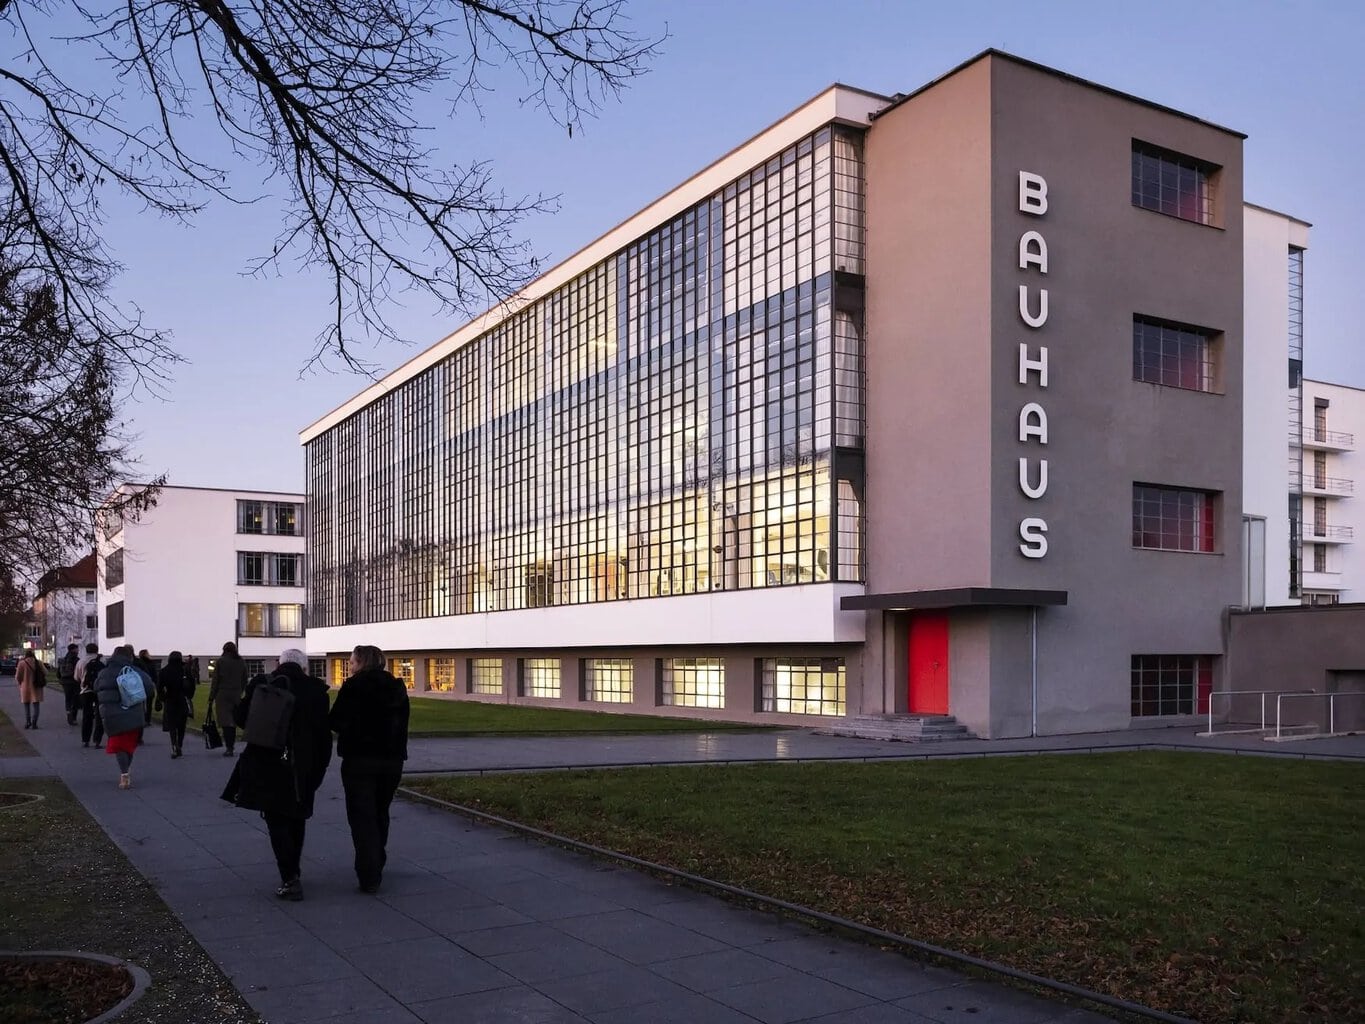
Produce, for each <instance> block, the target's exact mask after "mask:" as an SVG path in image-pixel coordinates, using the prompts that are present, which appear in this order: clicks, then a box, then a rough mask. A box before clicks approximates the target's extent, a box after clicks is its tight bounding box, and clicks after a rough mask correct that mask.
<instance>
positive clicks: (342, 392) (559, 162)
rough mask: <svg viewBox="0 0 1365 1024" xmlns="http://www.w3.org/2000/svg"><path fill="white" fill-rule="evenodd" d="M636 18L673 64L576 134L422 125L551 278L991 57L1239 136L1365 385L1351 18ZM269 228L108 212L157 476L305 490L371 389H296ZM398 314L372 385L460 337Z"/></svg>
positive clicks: (1118, 10)
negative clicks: (720, 173)
mask: <svg viewBox="0 0 1365 1024" xmlns="http://www.w3.org/2000/svg"><path fill="white" fill-rule="evenodd" d="M631 14H632V17H633V21H634V24H635V26H636V27H637V28H638V30H639V31H641V32H642V33H646V34H657V33H659V32H661V31H662V30H663V29H664V27H665V23H666V25H667V31H668V33H669V38H668V39H667V40H666V42H665V43H664V44H663V52H662V54H661V56H659V57H658V58H657V59H656V60H655V61H654V62H653V65H652V71H651V73H650V74H649V75H647V76H645V77H644V78H643V79H641V80H639V81H638V82H637V83H636V84H635V85H634V86H633V87H632V88H631V89H630V90H629V91H627V92H626V93H625V94H624V96H623V97H622V99H621V101H620V102H619V103H613V104H609V105H607V106H606V107H604V109H603V110H602V111H601V113H600V115H599V116H598V118H597V119H595V120H592V121H589V122H588V123H586V124H585V126H584V130H583V131H581V132H575V133H574V135H573V137H572V138H569V137H568V136H567V134H566V133H565V132H564V131H563V130H562V129H559V128H558V127H556V126H555V125H554V124H553V123H552V122H550V121H549V120H548V118H546V117H545V116H544V115H543V114H541V113H540V112H539V111H536V110H533V109H531V108H524V107H520V106H518V105H517V104H516V103H515V102H514V100H515V95H514V92H513V90H512V89H511V88H509V89H508V90H507V91H505V92H503V93H500V94H499V95H498V96H496V97H494V98H493V99H492V100H490V101H489V102H488V103H487V104H486V105H485V108H484V111H483V118H482V119H480V118H479V117H478V116H476V115H474V114H473V113H470V114H469V115H468V116H462V117H456V118H454V119H451V118H450V117H449V116H447V115H446V113H445V112H444V110H443V109H441V108H439V107H435V106H433V115H432V118H431V120H432V123H433V124H434V125H439V130H438V132H437V134H436V135H435V136H434V141H435V143H436V144H439V145H440V146H441V148H442V149H443V151H444V152H446V153H447V154H448V155H449V156H450V157H451V158H453V159H458V160H468V159H470V158H481V159H491V160H492V161H494V163H495V167H496V173H497V175H498V179H499V183H500V184H501V185H502V186H503V187H504V188H505V189H506V190H507V191H508V192H509V193H513V194H525V193H535V192H542V193H546V194H558V195H559V196H560V210H559V212H558V213H555V214H553V215H544V216H541V217H538V218H536V219H534V220H532V221H529V222H527V223H526V224H525V226H524V231H525V237H526V238H527V239H528V240H529V241H530V242H531V244H532V246H533V247H534V249H535V251H536V252H537V254H538V255H539V256H541V257H542V259H543V261H544V263H543V265H545V266H550V265H553V264H554V263H557V262H559V261H560V260H561V259H563V258H564V257H566V256H568V255H570V254H572V253H573V252H574V251H575V250H577V249H578V248H580V247H582V246H583V245H586V244H587V243H588V242H590V241H592V240H593V239H594V238H596V237H597V236H598V235H600V234H601V233H602V232H604V231H605V230H607V229H608V228H610V227H612V226H614V225H615V224H617V223H618V222H620V221H621V220H623V219H625V218H626V217H628V216H629V215H631V214H633V213H634V212H636V211H637V210H639V209H640V208H641V207H643V206H645V205H647V204H648V203H649V202H650V201H652V200H653V199H655V198H657V197H658V196H660V195H662V194H663V193H664V192H667V191H668V190H669V189H670V188H672V187H673V186H674V185H677V184H679V183H680V182H682V181H683V180H684V179H686V178H687V177H689V176H690V175H691V174H692V173H694V172H695V171H697V170H699V169H700V168H701V167H703V166H704V165H705V164H707V163H709V162H710V161H712V160H713V159H715V158H717V157H719V156H721V155H722V154H724V153H725V152H726V151H728V150H729V149H731V148H732V147H733V146H735V145H737V144H738V143H740V142H742V141H744V140H745V139H747V138H748V137H749V136H751V135H753V134H754V133H755V132H757V131H759V130H761V129H762V128H764V127H766V126H767V125H768V124H770V123H771V122H773V121H775V120H777V119H778V118H780V117H782V116H783V115H784V114H786V113H788V112H789V111H790V110H792V109H793V108H795V107H796V106H798V105H799V104H801V103H802V102H804V101H805V100H806V99H808V98H809V97H811V96H812V95H814V94H815V93H817V92H819V91H820V90H821V89H823V88H825V87H826V86H828V85H830V84H831V83H833V82H836V81H838V82H843V83H845V84H848V85H854V86H858V87H861V88H865V89H869V90H872V91H874V92H881V93H886V94H891V93H895V92H910V91H912V90H914V89H916V88H918V87H919V86H921V85H923V84H924V83H926V82H928V81H930V80H931V79H933V78H936V77H938V76H939V75H941V74H942V73H943V72H945V71H947V70H948V69H950V68H952V67H954V66H955V65H957V64H959V63H961V62H962V61H964V60H966V59H967V58H969V57H971V56H973V55H975V54H976V53H978V52H980V51H981V50H983V49H986V48H988V47H996V48H999V49H1002V50H1006V51H1009V52H1011V53H1014V54H1017V55H1018V56H1020V57H1024V58H1026V59H1029V60H1034V61H1038V62H1040V63H1042V64H1046V65H1049V66H1051V67H1055V68H1057V69H1059V70H1062V71H1065V72H1068V73H1070V74H1074V75H1077V76H1079V77H1081V78H1085V79H1088V80H1090V81H1093V82H1096V83H1099V84H1102V85H1106V86H1110V87H1112V88H1115V89H1119V90H1122V91H1124V92H1129V93H1132V94H1135V95H1137V96H1141V97H1143V98H1145V99H1149V100H1152V101H1154V102H1157V103H1160V104H1164V105H1166V106H1170V107H1174V108H1176V109H1178V110H1182V111H1185V112H1187V113H1190V114H1193V115H1195V116H1197V117H1201V118H1204V119H1206V120H1209V121H1213V122H1215V123H1217V124H1220V125H1223V126H1225V127H1228V128H1232V129H1234V130H1237V131H1241V132H1245V133H1246V134H1247V135H1248V139H1247V141H1246V144H1245V169H1246V182H1245V198H1246V199H1247V200H1248V201H1249V202H1253V203H1256V204H1258V205H1261V206H1267V207H1270V208H1271V209H1274V210H1278V211H1281V212H1284V213H1288V214H1291V215H1293V216H1296V217H1298V218H1300V219H1303V220H1307V221H1309V222H1311V223H1312V224H1313V229H1312V233H1311V242H1310V249H1309V252H1308V256H1307V260H1306V275H1305V277H1306V300H1305V304H1306V327H1305V363H1306V373H1307V375H1308V376H1310V377H1314V378H1319V379H1326V380H1331V381H1336V382H1339V383H1344V384H1350V385H1354V386H1357V387H1365V333H1362V324H1363V323H1365V289H1362V287H1361V285H1360V284H1359V281H1358V277H1359V274H1360V271H1361V269H1362V267H1365V190H1362V189H1361V187H1360V168H1361V167H1362V166H1365V64H1363V63H1362V62H1361V60H1360V55H1359V47H1360V44H1361V42H1362V40H1365V5H1362V4H1358V3H1356V2H1354V0H1340V2H1330V3H1328V2H1320V3H1312V2H1302V3H1293V4H1290V3H1270V2H1240V0H1239V2H1230V0H1214V2H1203V3H1198V4H1192V3H1189V2H1188V0H1182V2H1180V3H1174V2H1167V0H1155V2H1152V0H1149V2H1147V3H1143V4H1114V3H1104V2H1100V3H1096V2H1094V0H1084V2H1062V3H1031V4H1025V3H1004V2H1000V3H992V2H973V0H963V2H956V3H953V4H941V3H931V2H927V0H925V2H913V3H912V2H899V3H897V2H889V0H888V2H875V0H840V2H839V3H837V4H836V3H832V2H830V0H821V2H814V0H688V2H677V3H663V2H659V0H652V2H651V0H636V2H635V3H634V5H633V6H632V7H631ZM512 84H515V83H512ZM251 173H254V172H253V171H252V170H251V169H250V168H248V174H251ZM249 190H250V186H249V185H248V191H249ZM278 224H279V215H278V212H277V211H275V210H274V209H272V208H271V206H270V204H269V203H268V202H263V203H258V204H256V205H253V206H250V207H246V208H242V207H235V208H229V207H226V206H220V207H216V208H212V209H210V211H209V212H208V214H207V215H205V216H202V217H200V218H199V220H198V221H196V222H195V224H194V225H193V226H191V227H189V228H185V227H181V226H178V225H175V224H172V223H170V222H165V221H159V220H156V219H153V218H150V217H148V216H147V215H145V214H141V213H139V212H138V211H136V210H135V209H132V208H128V209H120V208H118V206H117V204H115V212H114V215H113V217H112V219H111V223H110V226H109V235H110V238H111V240H112V242H113V245H114V248H115V252H116V254H117V255H118V256H119V257H120V258H121V260H122V261H123V263H124V265H125V267H126V272H125V274H124V276H123V277H122V278H121V280H120V282H119V285H118V294H119V295H120V296H121V297H124V298H127V299H129V300H133V301H136V302H137V303H138V304H139V305H140V306H141V307H142V308H143V310H144V311H145V314H146V317H147V319H148V321H149V322H151V323H154V324H156V325H158V326H162V327H166V328H169V329H171V330H172V331H173V333H174V343H175V347H176V348H177V350H178V351H179V352H180V353H181V354H182V355H184V356H185V357H186V358H187V359H188V360H189V362H188V363H186V364H182V365H180V366H179V367H177V368H176V379H175V382H174V385H173V387H172V388H171V390H170V393H169V395H168V396H167V398H166V399H165V400H159V399H156V398H148V397H145V396H144V397H142V398H140V399H139V400H138V401H136V402H130V403H127V404H126V405H125V406H124V408H123V412H124V415H125V418H126V419H127V420H128V421H129V424H130V426H131V428H132V430H133V431H134V432H135V433H136V435H137V436H138V440H137V442H136V450H137V452H138V454H139V455H140V457H141V460H142V468H143V470H144V471H145V472H146V473H148V474H149V475H150V474H151V473H155V472H162V471H164V472H166V473H168V474H169V477H170V482H171V483H173V484H181V485H190V486H215V487H230V488H260V489H269V490H300V491H301V490H303V489H304V462H303V451H302V449H301V448H300V447H299V446H298V441H297V433H298V430H299V429H300V428H301V427H303V426H305V425H306V424H308V423H310V422H312V421H313V420H315V419H317V418H318V417H320V416H321V415H323V414H324V413H326V412H327V411H328V410H330V409H331V408H333V407H334V406H336V405H338V404H340V403H341V402H343V401H345V400H346V399H347V398H349V397H351V396H352V395H353V394H354V393H356V392H357V391H359V390H361V389H362V388H363V387H364V386H365V385H366V383H367V381H366V380H365V379H363V378H360V377H356V376H353V375H348V374H344V373H337V374H329V373H321V374H317V373H314V374H311V375H309V376H305V377H304V378H303V379H299V372H300V370H301V368H302V367H303V365H304V363H305V361H306V360H307V357H308V356H309V354H310V353H311V351H312V349H313V341H314V338H315V336H316V335H317V333H318V331H319V330H320V329H321V328H322V327H323V326H324V325H325V323H326V320H327V317H328V315H329V312H330V310H329V306H328V302H327V294H326V291H325V287H324V284H323V282H322V281H321V279H320V278H318V277H316V276H310V275H309V274H308V273H306V272H304V271H302V270H299V269H297V268H292V267H290V268H286V273H287V275H288V276H281V277H272V278H269V279H264V280H262V279H255V278H250V277H246V276H243V273H242V271H243V268H244V267H245V265H246V263H247V261H248V259H249V258H250V257H252V256H253V255H258V254H260V253H261V252H263V251H268V249H269V248H270V246H271V244H272V242H273V240H274V236H275V230H276V227H277V226H278ZM390 316H391V319H392V320H393V321H394V322H395V323H396V324H398V325H399V326H400V329H401V332H402V334H403V335H404V337H405V338H406V339H407V340H408V341H409V342H410V344H408V345H398V344H393V343H389V344H386V345H382V346H379V347H377V348H375V349H372V350H369V351H366V352H364V353H363V354H364V355H365V356H366V358H368V359H370V360H371V361H372V362H374V363H376V364H378V365H379V366H380V367H382V368H384V369H389V368H392V367H395V366H397V365H398V364H400V363H402V362H405V361H406V360H407V359H409V358H411V357H412V356H413V355H414V354H415V353H416V352H418V351H420V350H421V349H423V348H426V347H427V346H429V345H431V344H433V343H435V342H437V341H439V340H440V339H441V338H443V337H444V336H445V335H447V334H449V333H450V332H451V331H453V330H454V329H455V328H457V327H458V326H460V323H461V320H460V318H458V317H438V316H433V315H432V314H431V312H430V310H429V309H426V308H421V307H420V306H412V307H409V308H406V309H395V310H393V311H391V313H390Z"/></svg>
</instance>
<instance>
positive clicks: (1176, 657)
mask: <svg viewBox="0 0 1365 1024" xmlns="http://www.w3.org/2000/svg"><path fill="white" fill-rule="evenodd" d="M1212 684H1213V657H1212V656H1211V655H1207V654H1135V655H1133V658H1132V714H1133V717H1134V718H1146V717H1150V716H1160V715H1193V714H1203V713H1205V712H1207V710H1208V699H1209V697H1208V695H1209V693H1210V691H1211V690H1212Z"/></svg>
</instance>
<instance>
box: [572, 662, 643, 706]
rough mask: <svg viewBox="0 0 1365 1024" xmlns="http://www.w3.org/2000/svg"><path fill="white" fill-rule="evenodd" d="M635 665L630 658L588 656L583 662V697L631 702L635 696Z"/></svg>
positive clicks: (610, 701)
mask: <svg viewBox="0 0 1365 1024" xmlns="http://www.w3.org/2000/svg"><path fill="white" fill-rule="evenodd" d="M634 676H635V665H634V663H633V662H632V661H631V660H630V659H629V658H587V659H585V660H584V662H583V699H584V700H595V701H602V702H604V703H609V704H629V703H630V702H631V701H632V700H633V699H634V697H635V680H634Z"/></svg>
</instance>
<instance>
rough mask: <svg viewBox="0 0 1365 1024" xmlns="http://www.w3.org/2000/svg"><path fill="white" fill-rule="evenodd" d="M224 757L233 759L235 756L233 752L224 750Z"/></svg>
mask: <svg viewBox="0 0 1365 1024" xmlns="http://www.w3.org/2000/svg"><path fill="white" fill-rule="evenodd" d="M223 756H224V757H233V756H235V755H234V754H233V753H232V751H231V750H224V751H223Z"/></svg>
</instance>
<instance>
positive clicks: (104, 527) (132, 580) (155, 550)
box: [97, 484, 305, 671]
mask: <svg viewBox="0 0 1365 1024" xmlns="http://www.w3.org/2000/svg"><path fill="white" fill-rule="evenodd" d="M136 486H137V485H135V484H133V485H125V486H124V487H123V488H121V490H127V489H128V488H132V487H136ZM97 556H98V559H99V573H98V576H99V587H98V601H99V618H100V622H101V623H102V627H103V628H102V629H101V636H100V639H99V643H100V647H101V650H103V651H105V652H107V651H108V650H109V649H111V648H112V647H114V646H116V645H119V644H132V645H133V646H134V647H135V648H138V649H139V650H140V649H143V648H145V649H146V650H147V651H148V652H149V653H150V654H151V656H152V657H153V658H155V659H158V660H161V659H164V658H165V656H166V654H167V653H169V652H170V651H172V650H178V651H181V652H182V653H183V654H185V655H186V656H194V657H199V658H201V659H203V660H204V661H205V662H206V663H207V662H211V661H212V659H213V658H214V657H216V656H217V655H218V654H220V653H221V652H222V648H223V643H224V642H225V641H228V640H232V641H235V642H236V644H237V647H238V650H239V651H240V652H241V654H242V657H244V658H246V659H247V660H248V661H249V662H252V663H254V664H252V665H251V666H250V667H251V668H252V669H253V670H255V671H261V670H263V669H264V668H266V667H267V666H268V664H269V663H270V662H271V661H272V660H273V659H276V658H278V656H279V655H280V653H281V652H282V651H284V650H285V649H286V648H288V647H301V646H303V640H302V638H303V634H304V625H305V623H304V579H305V577H304V498H303V495H301V494H285V493H278V492H274V491H238V490H222V489H218V488H208V487H164V488H162V489H161V491H160V493H159V495H158V497H157V499H156V505H155V507H153V508H151V509H149V510H148V511H146V512H143V513H141V514H140V515H139V516H138V517H137V519H136V521H128V522H123V521H119V520H114V521H108V522H104V523H102V524H101V529H100V531H99V535H98V537H97Z"/></svg>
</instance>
